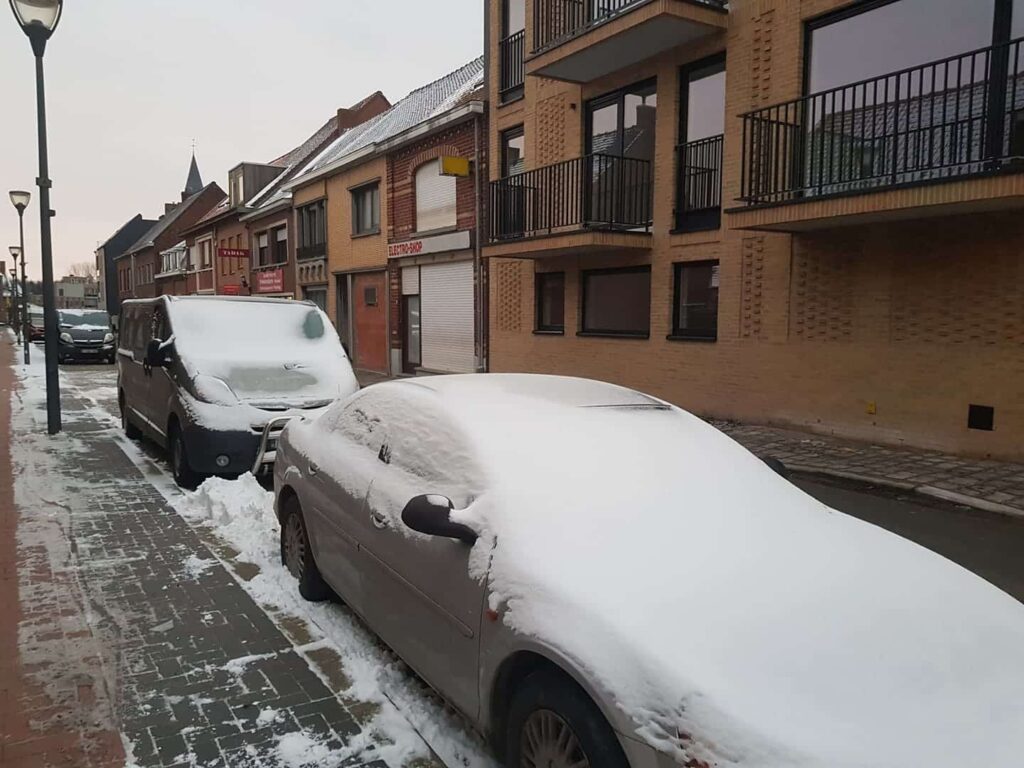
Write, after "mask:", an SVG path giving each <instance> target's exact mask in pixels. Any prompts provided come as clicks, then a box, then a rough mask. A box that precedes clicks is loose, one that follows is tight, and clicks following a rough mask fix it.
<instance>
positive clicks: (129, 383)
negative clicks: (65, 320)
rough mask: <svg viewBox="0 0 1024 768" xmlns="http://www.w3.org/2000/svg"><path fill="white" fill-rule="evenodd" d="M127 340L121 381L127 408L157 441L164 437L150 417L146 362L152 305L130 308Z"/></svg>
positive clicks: (127, 322) (122, 356)
mask: <svg viewBox="0 0 1024 768" xmlns="http://www.w3.org/2000/svg"><path fill="white" fill-rule="evenodd" d="M124 312H125V320H126V327H125V330H126V332H127V333H126V338H125V339H124V340H123V341H122V342H121V351H120V352H119V355H120V357H121V378H122V386H123V387H124V397H125V407H126V408H127V409H128V411H129V413H130V414H131V419H132V422H133V423H134V424H135V425H136V426H138V427H139V428H140V429H142V430H144V431H145V432H146V433H148V434H149V435H150V437H153V438H159V437H160V436H161V434H162V430H161V432H157V431H156V429H155V428H154V425H153V421H152V418H151V416H150V414H151V411H152V409H151V408H150V405H149V400H150V392H149V376H148V375H147V373H146V369H145V366H144V365H143V361H144V360H145V359H146V344H147V343H148V342H149V339H150V335H149V334H150V327H151V325H152V319H153V306H152V304H148V303H147V304H133V305H131V306H130V307H129V306H126V308H125V310H124Z"/></svg>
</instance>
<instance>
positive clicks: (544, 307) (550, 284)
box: [534, 272, 565, 333]
mask: <svg viewBox="0 0 1024 768" xmlns="http://www.w3.org/2000/svg"><path fill="white" fill-rule="evenodd" d="M534 281H535V282H536V285H537V331H538V332H539V333H562V332H563V331H565V273H564V272H538V273H536V274H535V275H534Z"/></svg>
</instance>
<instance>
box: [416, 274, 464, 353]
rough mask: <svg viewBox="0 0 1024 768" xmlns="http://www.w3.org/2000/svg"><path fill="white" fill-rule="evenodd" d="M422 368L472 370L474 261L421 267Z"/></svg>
mask: <svg viewBox="0 0 1024 768" xmlns="http://www.w3.org/2000/svg"><path fill="white" fill-rule="evenodd" d="M420 305H421V313H422V314H421V317H422V327H423V367H424V368H426V369H427V370H430V371H445V372H449V373H472V372H473V370H474V366H475V360H474V350H473V262H471V261H458V262H453V263H449V264H432V265H430V266H422V267H420Z"/></svg>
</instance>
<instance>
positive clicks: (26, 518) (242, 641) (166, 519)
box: [12, 355, 492, 768]
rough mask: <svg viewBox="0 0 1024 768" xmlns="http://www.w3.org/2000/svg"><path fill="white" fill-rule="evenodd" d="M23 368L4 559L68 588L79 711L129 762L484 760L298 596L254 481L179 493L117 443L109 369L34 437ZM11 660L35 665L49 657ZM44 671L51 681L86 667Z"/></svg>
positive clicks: (40, 410) (463, 733)
mask: <svg viewBox="0 0 1024 768" xmlns="http://www.w3.org/2000/svg"><path fill="white" fill-rule="evenodd" d="M37 358H39V362H38V363H34V364H33V365H31V366H28V367H26V366H18V368H17V373H18V376H19V378H20V380H21V390H20V398H15V399H14V401H13V403H12V405H13V418H12V421H13V429H14V433H15V434H14V435H13V439H12V444H13V448H12V454H13V460H14V463H15V465H16V467H17V469H18V475H17V479H16V483H15V492H16V499H17V503H18V506H19V508H20V509H21V510H22V518H23V522H24V525H23V526H21V527H19V537H18V538H19V546H21V547H32V548H34V549H35V551H37V552H45V553H46V555H45V556H46V557H47V558H48V559H49V560H51V561H55V562H58V561H59V562H60V563H61V568H62V571H65V572H66V573H68V574H70V575H72V576H73V578H74V585H75V586H74V589H75V592H76V596H75V597H74V599H77V600H80V601H81V603H82V605H83V606H84V615H85V616H87V620H88V622H89V625H90V630H91V637H92V638H93V640H92V641H91V642H92V643H93V645H95V646H97V648H92V646H86V645H83V646H82V647H83V653H84V652H85V651H86V650H88V653H86V654H85V655H87V656H88V657H89V659H90V661H91V662H92V666H91V669H92V672H91V673H90V674H93V675H95V676H96V677H97V678H99V679H98V680H97V687H98V689H99V690H100V691H101V692H103V694H104V695H103V696H102V697H101V698H102V699H103V700H104V701H103V702H101V704H105V708H104V706H97V707H96V708H95V715H96V717H97V719H98V720H99V721H102V723H101V724H105V725H106V727H107V728H108V729H114V730H116V731H117V732H119V733H120V734H121V737H122V739H123V744H124V747H125V752H126V754H127V756H128V763H129V764H130V765H139V766H168V767H170V766H181V765H187V766H197V767H198V766H210V767H211V768H212V766H220V765H231V766H235V765H252V766H287V767H288V768H293V767H298V766H306V765H310V766H311V765H316V766H340V765H343V764H344V765H357V764H360V763H364V762H369V761H374V760H383V761H384V762H385V763H387V764H388V765H390V766H393V768H397V767H398V766H400V765H406V764H409V763H411V762H413V761H417V763H418V764H422V762H424V761H426V762H430V761H434V760H436V759H437V758H440V760H441V761H443V762H444V763H445V764H447V765H465V766H487V765H490V764H492V759H491V758H490V757H489V756H488V755H487V753H486V751H485V749H484V748H483V746H482V744H481V742H480V740H479V739H478V737H477V736H475V735H474V734H473V733H471V732H470V730H469V729H468V726H467V725H466V724H465V722H464V721H463V720H462V719H461V718H459V717H458V716H457V715H455V714H453V713H451V712H450V711H449V710H448V709H447V708H446V707H445V706H444V705H443V703H442V702H441V701H440V700H439V699H437V697H436V696H434V695H433V694H432V693H431V692H430V691H429V690H428V689H427V688H426V686H425V685H423V684H422V683H421V682H420V681H419V680H418V679H417V678H416V677H415V676H413V675H412V674H411V673H410V672H409V671H408V670H407V668H405V666H404V665H403V664H402V663H401V662H400V661H399V660H398V659H397V658H396V657H394V655H393V654H391V653H390V652H389V651H388V650H387V649H385V648H383V647H382V646H381V645H380V644H379V643H378V642H377V641H376V640H375V638H373V637H372V636H371V635H370V633H369V632H368V631H367V630H366V629H365V628H364V627H363V625H362V624H361V623H360V622H359V620H358V619H357V618H355V617H354V616H353V615H352V614H351V613H350V612H349V611H348V610H347V609H346V608H344V606H341V605H338V604H320V605H312V604H308V603H305V602H303V601H302V600H301V598H300V597H299V595H298V591H297V589H296V585H295V583H294V581H293V580H292V578H291V577H290V575H288V574H287V572H286V571H285V570H284V569H283V567H282V566H281V565H280V557H279V550H278V526H277V521H276V519H275V517H274V514H273V504H272V501H273V499H272V495H271V494H269V493H268V492H266V491H265V490H264V489H263V488H262V487H261V486H260V485H259V484H258V483H257V482H256V480H255V479H254V478H253V477H252V476H245V477H243V478H241V479H239V480H236V481H225V480H219V479H214V480H210V481H208V482H207V483H206V484H204V485H203V486H202V487H201V488H200V489H199V491H197V492H196V493H193V494H182V493H181V492H179V491H178V489H177V488H176V487H175V486H174V484H173V482H172V481H171V479H170V477H169V475H168V473H167V471H166V468H165V465H164V463H163V461H162V459H161V458H160V457H159V456H158V455H156V454H155V452H154V451H153V449H152V447H151V446H147V445H146V444H140V443H135V442H132V441H128V440H127V439H126V438H125V437H124V436H123V434H122V433H121V431H120V428H119V426H118V423H119V422H118V418H117V413H116V388H115V385H114V372H113V369H112V368H106V369H96V368H74V367H72V368H67V369H65V370H63V371H62V385H63V388H64V398H63V401H64V410H65V424H66V430H67V431H66V432H65V433H64V434H63V435H61V436H58V437H56V438H49V437H46V436H45V434H43V433H44V431H45V430H44V426H45V410H44V407H43V406H44V403H43V381H42V376H43V369H42V365H41V355H37ZM31 579H32V574H26V575H25V576H24V577H23V581H25V588H26V590H30V589H31V587H32V585H31ZM25 594H29V592H25ZM25 639H26V642H27V641H28V640H30V639H31V638H30V635H29V634H27V633H26V634H25ZM25 650H26V651H31V652H34V653H37V654H40V655H41V657H42V658H43V659H44V660H46V655H47V654H48V653H49V654H51V655H52V653H53V652H54V651H55V650H56V646H47V644H46V643H45V642H42V643H36V644H35V646H33V647H32V648H28V647H26V649H25ZM49 661H50V662H51V663H50V664H49V665H48V666H47V667H46V670H47V671H46V674H48V675H51V676H53V677H54V678H55V679H57V680H58V681H60V682H61V684H63V682H65V681H66V680H67V679H69V678H73V677H74V676H75V675H76V674H78V673H80V671H81V670H80V669H78V667H81V666H82V665H83V664H84V662H80V661H79V660H77V659H76V658H75V657H70V658H63V659H49ZM97 661H98V663H97Z"/></svg>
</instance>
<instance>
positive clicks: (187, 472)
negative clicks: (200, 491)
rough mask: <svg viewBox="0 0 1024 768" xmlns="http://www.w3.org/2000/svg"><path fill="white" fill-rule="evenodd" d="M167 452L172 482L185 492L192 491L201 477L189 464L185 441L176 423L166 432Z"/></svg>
mask: <svg viewBox="0 0 1024 768" xmlns="http://www.w3.org/2000/svg"><path fill="white" fill-rule="evenodd" d="M167 451H168V453H169V454H170V459H171V472H172V473H173V474H174V482H176V483H177V484H178V486H179V487H181V488H184V489H185V490H187V491H194V490H195V489H196V488H198V487H199V484H200V483H201V482H202V481H203V477H202V475H200V474H199V473H198V472H196V471H194V470H193V469H192V465H191V464H189V461H188V451H187V449H186V448H185V439H184V438H183V437H182V434H181V427H179V426H178V424H177V422H174V423H172V424H171V428H170V429H169V430H168V431H167Z"/></svg>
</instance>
